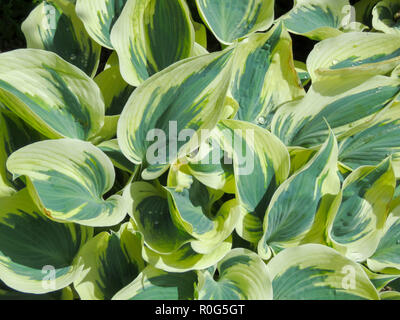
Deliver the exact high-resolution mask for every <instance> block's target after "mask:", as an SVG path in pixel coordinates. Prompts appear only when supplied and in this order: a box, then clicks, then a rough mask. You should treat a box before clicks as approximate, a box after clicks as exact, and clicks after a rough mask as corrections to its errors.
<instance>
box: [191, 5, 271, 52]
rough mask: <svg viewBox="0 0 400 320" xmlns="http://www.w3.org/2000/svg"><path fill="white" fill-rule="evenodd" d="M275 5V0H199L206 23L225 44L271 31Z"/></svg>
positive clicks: (199, 7) (201, 13) (199, 6)
mask: <svg viewBox="0 0 400 320" xmlns="http://www.w3.org/2000/svg"><path fill="white" fill-rule="evenodd" d="M274 2H275V1H274V0H271V1H262V0H220V1H212V0H196V3H197V8H198V9H199V13H200V15H201V16H202V18H203V21H204V22H205V23H206V24H207V26H208V27H209V29H210V30H211V31H212V32H213V33H214V35H215V36H216V38H217V39H218V40H219V41H220V42H222V43H224V44H231V43H233V42H234V41H235V40H237V39H240V38H243V37H245V36H248V35H249V34H251V33H254V32H256V31H264V30H267V29H268V28H269V27H270V26H271V24H272V22H273V18H274Z"/></svg>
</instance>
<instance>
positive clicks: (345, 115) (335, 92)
mask: <svg viewBox="0 0 400 320" xmlns="http://www.w3.org/2000/svg"><path fill="white" fill-rule="evenodd" d="M399 92H400V82H399V80H398V79H395V78H390V77H384V76H375V77H372V78H369V79H367V80H365V81H361V82H358V81H357V82H355V81H353V80H352V79H341V80H340V81H339V80H337V81H318V82H316V83H313V85H312V86H311V88H310V89H309V90H308V92H307V95H306V96H305V97H304V98H303V99H301V100H298V101H293V102H290V103H288V104H286V105H284V106H283V107H281V108H280V109H279V110H278V112H277V113H276V114H275V116H274V118H273V119H272V125H271V127H272V130H271V131H272V133H274V134H275V135H276V136H278V138H280V139H281V140H282V141H283V142H284V143H285V144H286V145H290V146H301V147H314V146H318V145H320V144H321V143H323V141H324V140H325V139H326V138H327V136H328V133H329V130H328V127H327V126H326V122H328V123H329V126H330V127H331V128H332V130H333V132H334V133H335V135H336V136H339V138H340V136H341V135H349V130H352V132H353V134H354V133H357V132H358V131H362V130H363V129H364V128H366V127H368V126H369V125H371V126H372V125H373V123H371V121H372V120H373V118H374V117H375V116H376V114H377V113H378V112H379V111H381V110H383V109H384V108H385V107H387V106H389V105H390V103H392V102H393V99H394V98H395V97H396V96H397V95H398V93H399ZM355 128H356V129H357V130H358V131H354V130H355Z"/></svg>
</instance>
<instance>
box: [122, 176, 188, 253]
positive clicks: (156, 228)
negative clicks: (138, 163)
mask: <svg viewBox="0 0 400 320" xmlns="http://www.w3.org/2000/svg"><path fill="white" fill-rule="evenodd" d="M129 194H130V196H131V198H132V204H131V207H130V208H129V215H130V216H131V217H132V219H133V220H134V222H135V225H136V228H137V230H138V231H139V232H141V233H142V234H143V239H144V243H145V244H146V245H147V246H148V247H150V248H151V249H152V250H154V251H156V252H160V253H170V252H173V251H176V250H177V249H179V248H180V247H181V246H182V245H183V244H185V243H187V242H189V241H190V240H192V239H193V238H192V237H191V236H190V235H189V234H188V233H187V232H186V231H185V230H184V228H183V227H182V226H180V225H179V223H176V222H175V221H174V219H173V217H172V215H171V213H170V211H169V207H168V199H167V192H166V190H163V189H162V187H156V186H153V185H152V184H150V183H147V182H134V183H132V185H131V187H130V191H129Z"/></svg>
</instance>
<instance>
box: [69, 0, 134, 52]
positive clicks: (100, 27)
mask: <svg viewBox="0 0 400 320" xmlns="http://www.w3.org/2000/svg"><path fill="white" fill-rule="evenodd" d="M126 2H127V0H90V1H88V0H77V1H76V13H77V15H78V17H79V18H80V19H81V20H82V22H83V23H84V25H85V28H86V30H87V32H88V33H89V34H90V36H91V37H92V38H93V40H95V41H96V42H97V43H99V44H100V45H102V46H103V47H106V48H108V49H113V46H112V44H111V39H110V34H111V30H112V28H113V27H114V24H115V22H116V21H117V19H118V18H119V16H120V14H121V12H122V9H123V8H124V6H125V3H126Z"/></svg>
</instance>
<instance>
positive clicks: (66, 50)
mask: <svg viewBox="0 0 400 320" xmlns="http://www.w3.org/2000/svg"><path fill="white" fill-rule="evenodd" d="M88 2H90V1H88ZM21 29H22V32H23V33H24V35H25V38H26V42H27V45H28V48H33V49H44V50H48V51H52V52H55V53H57V54H58V55H59V56H60V57H61V58H63V59H64V60H66V61H68V62H70V63H72V64H74V65H75V66H77V67H78V68H80V69H81V70H83V71H84V72H85V73H86V74H87V75H89V76H94V75H95V74H96V71H97V67H98V65H99V61H100V51H101V47H100V46H99V45H98V44H97V43H96V42H94V41H93V40H92V39H91V38H90V37H89V35H88V34H87V32H86V30H85V27H84V25H83V23H82V22H81V21H80V20H79V18H78V17H77V15H76V13H75V5H74V4H73V3H71V2H68V1H66V0H47V1H43V2H42V3H41V4H39V5H38V6H37V7H36V8H35V9H34V10H33V11H32V12H31V13H30V14H29V16H28V18H27V19H26V20H25V21H24V22H23V23H22V26H21Z"/></svg>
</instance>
